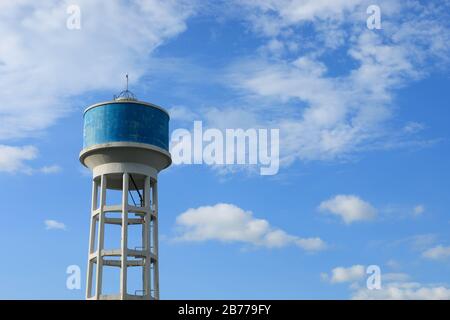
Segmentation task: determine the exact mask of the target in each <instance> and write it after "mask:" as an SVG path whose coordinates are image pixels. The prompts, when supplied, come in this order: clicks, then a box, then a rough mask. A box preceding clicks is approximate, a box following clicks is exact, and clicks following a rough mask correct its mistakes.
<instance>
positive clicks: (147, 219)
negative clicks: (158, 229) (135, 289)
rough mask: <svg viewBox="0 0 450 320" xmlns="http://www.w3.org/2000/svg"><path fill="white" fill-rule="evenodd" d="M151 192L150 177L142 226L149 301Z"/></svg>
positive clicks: (144, 285) (145, 283)
mask: <svg viewBox="0 0 450 320" xmlns="http://www.w3.org/2000/svg"><path fill="white" fill-rule="evenodd" d="M150 191H151V181H150V177H146V178H145V184H144V207H145V211H146V212H145V215H144V221H143V222H144V223H143V225H142V247H143V250H144V251H145V253H146V255H145V258H144V266H143V267H142V269H143V270H142V282H143V288H144V297H145V299H147V300H149V299H150V298H151V277H150V268H151V255H150V223H151V219H152V216H151V213H152V211H151V202H152V201H151V199H150Z"/></svg>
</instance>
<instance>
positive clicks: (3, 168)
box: [0, 144, 38, 173]
mask: <svg viewBox="0 0 450 320" xmlns="http://www.w3.org/2000/svg"><path fill="white" fill-rule="evenodd" d="M37 154H38V151H37V149H36V148H35V147H33V146H23V147H13V146H7V145H1V144H0V172H8V173H15V172H25V173H31V172H32V169H31V168H30V167H29V166H28V165H27V164H26V161H30V160H33V159H35V158H36V157H37Z"/></svg>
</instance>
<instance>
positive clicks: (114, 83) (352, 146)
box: [0, 0, 450, 299]
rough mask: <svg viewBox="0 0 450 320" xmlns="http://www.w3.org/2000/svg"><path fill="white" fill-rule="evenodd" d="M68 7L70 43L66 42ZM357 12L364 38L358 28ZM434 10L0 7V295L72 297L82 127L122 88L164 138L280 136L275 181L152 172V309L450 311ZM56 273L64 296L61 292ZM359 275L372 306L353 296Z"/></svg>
mask: <svg viewBox="0 0 450 320" xmlns="http://www.w3.org/2000/svg"><path fill="white" fill-rule="evenodd" d="M70 4H76V5H78V6H79V8H80V10H81V24H80V26H81V29H75V30H70V29H68V28H67V27H66V20H67V18H68V17H69V14H67V12H66V10H67V7H68V6H69V5H70ZM373 4H376V5H378V6H379V8H380V12H381V29H373V30H371V29H369V28H368V27H367V24H366V20H367V18H368V17H369V16H370V14H367V13H366V9H367V8H368V6H369V5H373ZM449 7H450V3H449V2H448V1H441V2H440V3H439V5H438V4H433V3H431V2H428V1H364V0H350V1H306V0H305V1H294V0H283V1H271V0H256V1H227V2H217V3H214V4H212V3H210V4H206V3H205V2H200V1H199V2H196V1H191V2H186V1H175V0H173V1H163V2H159V1H146V0H142V1H116V2H108V5H106V4H104V2H102V1H92V0H89V1H88V0H86V1H81V0H79V1H70V2H66V1H56V0H55V1H53V0H47V1H40V2H36V1H21V2H19V3H12V2H11V3H10V2H2V3H0V35H1V38H2V43H1V44H0V85H1V86H0V87H1V88H2V89H1V93H2V99H3V102H2V104H1V106H0V120H1V126H0V127H1V128H0V184H1V185H2V188H1V192H0V200H1V201H0V212H1V213H2V215H3V223H2V224H0V243H1V245H0V249H1V252H2V256H3V258H2V263H1V264H0V298H2V299H9V298H15V299H83V298H84V275H85V268H86V261H87V250H88V247H87V246H88V227H89V225H88V224H89V208H90V192H91V190H90V188H91V183H90V173H89V172H88V171H87V170H86V169H83V167H82V166H81V165H80V163H79V161H78V154H79V151H80V150H81V147H82V111H83V110H84V108H85V107H87V106H88V105H90V104H94V103H96V102H100V101H105V100H109V99H111V98H112V96H113V95H114V94H117V93H118V92H119V91H121V90H122V89H123V85H124V80H123V77H124V74H125V73H127V72H128V73H129V74H130V77H131V83H130V86H131V89H132V91H133V92H134V93H135V94H136V95H137V96H138V98H139V99H141V100H144V101H149V102H153V103H156V104H158V105H161V106H164V107H165V108H166V109H168V110H169V112H170V113H171V116H172V119H171V123H170V128H171V131H172V130H175V129H177V128H186V129H188V130H191V129H192V126H193V121H194V120H201V121H203V123H204V125H205V126H207V127H210V128H219V129H225V128H244V129H248V128H278V129H279V130H280V161H281V165H280V170H279V172H278V174H276V175H273V176H261V175H259V174H258V171H257V170H254V169H255V168H254V167H252V166H239V167H237V166H229V167H226V168H224V167H220V166H219V167H216V166H214V167H211V166H207V165H174V166H172V167H170V168H169V169H167V170H165V171H163V172H162V173H161V174H160V175H159V188H160V189H159V203H160V221H159V223H160V225H159V227H160V282H161V298H163V299H197V298H211V299H216V298H224V299H228V298H230V299H232V298H236V299H239V298H242V299H245V298H247V299H252V298H261V299H272V298H273V299H308V298H319V299H350V298H401V299H422V298H435V299H450V238H449V228H450V216H449V205H450V203H449V192H450V185H449V181H450V173H449V170H448V164H449V163H450V152H449V139H448V138H449V136H450V128H449V126H448V119H449V118H450V110H449V109H448V101H450V92H449V90H448V89H447V88H448V87H449V84H450V80H449V76H448V75H449V73H448V70H449V59H448V56H449V52H450V47H449V43H450V41H449V40H450V28H449V22H448V21H450V20H449V17H448V12H450V10H448V9H450V8H449ZM49 220H51V222H49ZM46 221H47V222H46ZM255 226H256V227H255ZM253 227H255V228H253ZM204 230H210V231H211V230H212V231H211V232H204ZM275 235H276V236H277V237H275V238H274V237H272V236H275ZM69 265H79V266H80V267H81V270H82V282H83V285H82V289H81V290H68V289H67V288H66V279H67V274H66V268H67V267H68V266H69ZM369 265H378V266H379V267H380V269H381V272H382V288H381V290H367V289H366V287H365V282H366V278H367V275H366V267H367V266H369ZM108 279H109V278H108ZM110 279H111V281H114V280H113V277H111V278H110Z"/></svg>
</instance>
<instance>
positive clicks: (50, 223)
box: [44, 219, 67, 230]
mask: <svg viewBox="0 0 450 320" xmlns="http://www.w3.org/2000/svg"><path fill="white" fill-rule="evenodd" d="M44 224H45V229H46V230H67V227H66V225H65V224H64V223H62V222H59V221H56V220H50V219H49V220H45V221H44Z"/></svg>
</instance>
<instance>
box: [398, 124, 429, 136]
mask: <svg viewBox="0 0 450 320" xmlns="http://www.w3.org/2000/svg"><path fill="white" fill-rule="evenodd" d="M424 128H425V125H423V124H422V123H419V122H408V123H407V124H406V125H405V126H404V127H403V131H405V132H406V133H411V134H412V133H417V132H420V131H422V130H423V129H424Z"/></svg>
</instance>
